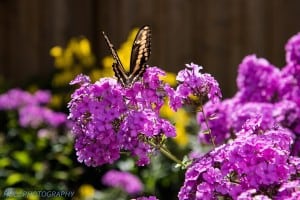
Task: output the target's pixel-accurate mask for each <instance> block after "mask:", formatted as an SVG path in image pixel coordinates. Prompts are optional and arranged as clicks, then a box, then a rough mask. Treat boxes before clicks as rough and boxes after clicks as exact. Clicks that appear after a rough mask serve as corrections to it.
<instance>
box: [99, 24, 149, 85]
mask: <svg viewBox="0 0 300 200" xmlns="http://www.w3.org/2000/svg"><path fill="white" fill-rule="evenodd" d="M102 33H103V36H104V38H105V41H106V43H107V45H108V47H109V48H110V51H111V54H112V56H113V58H114V63H113V65H112V68H113V70H114V72H115V76H116V77H117V79H118V82H119V83H121V84H122V85H123V87H130V86H131V85H132V84H133V83H134V82H135V81H137V80H138V79H139V78H140V77H141V76H142V75H143V73H144V72H145V70H146V62H147V60H148V59H149V56H150V53H151V49H150V48H151V30H150V27H149V26H143V27H142V28H141V29H140V30H139V31H138V33H137V35H136V37H135V39H134V42H133V45H132V50H131V58H130V70H129V72H126V71H125V69H124V67H123V65H122V63H121V61H120V58H119V56H118V54H117V52H116V50H115V49H114V46H113V45H112V43H111V42H110V41H109V39H108V37H107V35H106V34H105V33H104V32H102Z"/></svg>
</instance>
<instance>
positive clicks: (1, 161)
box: [0, 158, 11, 168]
mask: <svg viewBox="0 0 300 200" xmlns="http://www.w3.org/2000/svg"><path fill="white" fill-rule="evenodd" d="M10 162H11V161H10V159H9V158H0V168H4V167H6V166H8V165H10Z"/></svg>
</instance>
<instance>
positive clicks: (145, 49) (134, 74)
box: [128, 26, 151, 83]
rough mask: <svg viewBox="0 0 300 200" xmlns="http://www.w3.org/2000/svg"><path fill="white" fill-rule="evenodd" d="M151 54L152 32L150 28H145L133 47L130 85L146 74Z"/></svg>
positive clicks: (138, 34) (136, 38) (139, 33)
mask: <svg viewBox="0 0 300 200" xmlns="http://www.w3.org/2000/svg"><path fill="white" fill-rule="evenodd" d="M150 53H151V30H150V27H149V26H144V27H142V28H141V29H140V30H139V32H138V33H137V35H136V37H135V40H134V42H133V45H132V50H131V58H130V75H129V80H128V81H129V82H130V83H133V82H135V81H136V80H137V79H138V78H139V77H140V76H141V75H142V74H143V73H144V71H145V70H146V62H147V61H148V59H149V57H150Z"/></svg>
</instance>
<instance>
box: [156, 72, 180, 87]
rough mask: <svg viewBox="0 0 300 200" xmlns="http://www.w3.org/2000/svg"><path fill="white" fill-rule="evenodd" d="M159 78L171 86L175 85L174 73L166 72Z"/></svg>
mask: <svg viewBox="0 0 300 200" xmlns="http://www.w3.org/2000/svg"><path fill="white" fill-rule="evenodd" d="M160 80H162V81H164V82H166V83H168V84H170V85H171V86H175V85H176V83H177V82H176V74H175V73H172V72H167V73H166V76H162V77H160Z"/></svg>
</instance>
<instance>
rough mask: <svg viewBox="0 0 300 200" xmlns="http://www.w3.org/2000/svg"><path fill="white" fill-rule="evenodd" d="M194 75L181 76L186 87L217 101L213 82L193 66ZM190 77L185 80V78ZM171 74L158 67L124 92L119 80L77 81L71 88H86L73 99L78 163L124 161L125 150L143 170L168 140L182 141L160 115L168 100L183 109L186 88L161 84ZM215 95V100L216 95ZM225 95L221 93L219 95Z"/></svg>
mask: <svg viewBox="0 0 300 200" xmlns="http://www.w3.org/2000/svg"><path fill="white" fill-rule="evenodd" d="M191 66H193V67H192V70H190V69H189V70H190V72H187V71H186V70H184V71H185V72H179V73H180V74H181V75H179V77H181V78H179V79H180V81H181V82H182V83H181V88H184V87H185V86H184V85H186V84H185V82H187V81H188V80H189V78H192V79H193V80H194V81H196V80H197V77H198V79H200V80H201V81H200V82H199V83H197V86H198V87H199V88H198V89H199V91H200V87H201V84H203V85H204V86H203V87H202V88H201V91H200V93H199V94H197V93H196V92H194V93H195V94H197V95H200V94H201V95H208V96H209V97H208V98H210V99H214V100H215V99H216V97H215V93H216V92H214V91H212V90H215V91H220V89H217V86H218V84H217V83H216V81H215V80H214V79H213V78H212V77H208V75H206V76H207V77H208V78H205V77H202V74H200V72H196V71H197V70H199V69H200V68H199V67H198V66H197V65H195V64H192V65H191ZM185 73H186V74H188V75H187V76H183V74H185ZM163 75H165V72H163V71H162V70H160V69H159V68H157V67H148V68H147V70H146V72H145V73H144V74H143V77H142V80H141V81H137V82H135V83H133V84H132V85H131V86H129V87H122V86H121V85H120V84H119V83H118V82H117V81H116V80H115V79H112V78H102V79H100V80H99V81H97V82H95V83H91V82H90V80H89V78H88V77H87V76H84V75H79V76H77V77H76V78H75V79H74V80H73V81H72V82H71V84H80V88H78V89H77V90H76V91H75V92H74V93H73V94H72V96H71V101H70V103H69V110H70V114H69V119H70V120H71V122H72V132H73V134H74V136H75V149H76V152H77V156H78V160H79V161H80V162H84V163H85V164H86V165H88V166H100V165H102V164H106V163H110V164H111V163H113V162H115V161H116V160H118V159H119V158H120V153H121V151H126V152H129V153H130V154H131V155H132V156H135V157H137V158H138V160H137V164H138V165H146V164H149V162H150V159H149V157H150V155H151V154H152V153H153V152H154V151H155V150H156V145H158V146H160V145H161V144H160V142H162V141H163V140H164V139H165V138H168V137H174V136H176V133H175V128H174V126H173V125H172V124H171V123H170V122H169V121H167V120H165V119H163V118H161V117H160V116H159V111H160V109H161V107H162V105H163V104H164V102H165V100H166V99H169V100H170V101H169V104H170V107H171V108H173V109H174V110H176V109H177V108H179V107H181V106H182V105H183V102H184V99H185V98H186V96H185V95H189V94H188V93H185V92H183V89H179V90H178V91H175V90H174V89H173V88H172V87H170V85H168V84H166V83H164V82H163V81H161V80H160V76H163ZM210 94H212V95H210ZM218 95H219V94H218Z"/></svg>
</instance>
